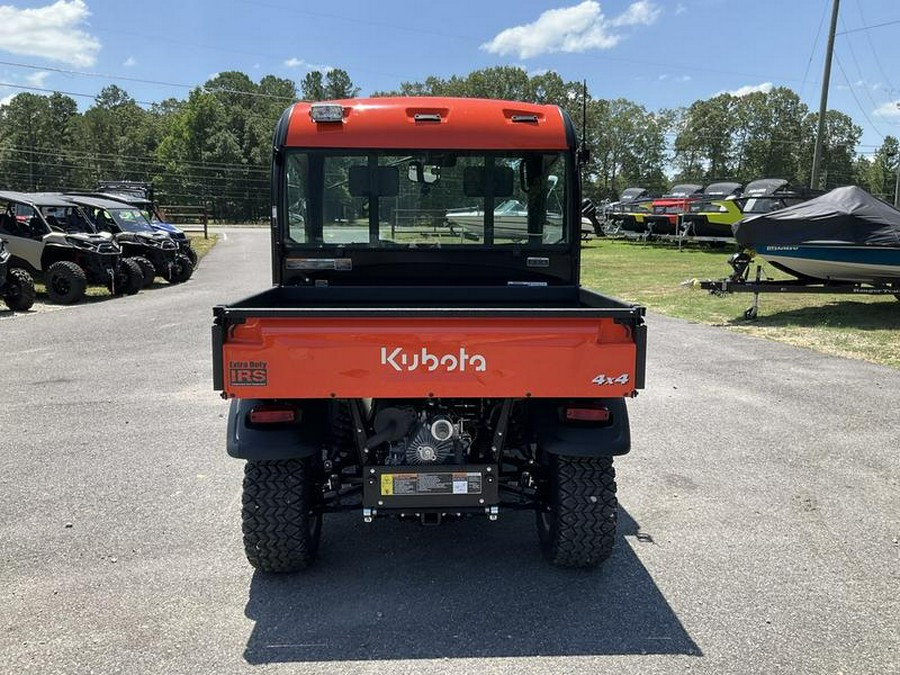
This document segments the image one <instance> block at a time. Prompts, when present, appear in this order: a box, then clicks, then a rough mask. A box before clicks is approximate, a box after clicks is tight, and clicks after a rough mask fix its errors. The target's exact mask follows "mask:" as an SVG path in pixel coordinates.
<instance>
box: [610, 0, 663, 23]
mask: <svg viewBox="0 0 900 675" xmlns="http://www.w3.org/2000/svg"><path fill="white" fill-rule="evenodd" d="M594 4H596V3H594ZM597 9H598V10H599V9H600V7H599V6H598V7H597ZM661 11H662V10H660V8H659V7H657V6H656V5H654V4H653V3H652V2H650V0H638V2H635V3H632V4H631V5H629V6H628V9H626V10H625V12H624V13H622V14H620V15H619V16H617V17H616V18H614V19H613V20H612V21H610V22H609V25H610V26H615V27H616V28H619V27H621V26H649V25H651V24H653V23H655V22H656V20H657V19H658V18H659V15H660V13H661Z"/></svg>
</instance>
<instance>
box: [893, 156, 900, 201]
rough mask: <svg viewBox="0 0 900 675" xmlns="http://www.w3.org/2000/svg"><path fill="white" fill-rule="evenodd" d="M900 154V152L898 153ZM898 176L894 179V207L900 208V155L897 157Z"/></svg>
mask: <svg viewBox="0 0 900 675" xmlns="http://www.w3.org/2000/svg"><path fill="white" fill-rule="evenodd" d="M898 155H900V153H898ZM896 174H897V176H896V178H895V179H894V208H895V209H900V156H898V157H897V170H896Z"/></svg>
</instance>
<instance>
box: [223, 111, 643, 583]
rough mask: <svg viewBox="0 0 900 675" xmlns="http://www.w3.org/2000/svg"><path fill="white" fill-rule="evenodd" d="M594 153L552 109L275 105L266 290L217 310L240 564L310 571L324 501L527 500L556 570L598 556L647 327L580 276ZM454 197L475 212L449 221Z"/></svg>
mask: <svg viewBox="0 0 900 675" xmlns="http://www.w3.org/2000/svg"><path fill="white" fill-rule="evenodd" d="M585 155H586V153H584V152H582V151H580V150H579V149H578V148H577V147H576V135H575V129H574V127H573V125H572V122H571V120H570V118H569V117H568V115H567V114H566V113H565V112H563V111H562V110H561V109H560V108H558V107H556V106H546V105H532V104H527V103H513V102H508V101H490V100H478V99H451V98H377V99H352V100H343V101H334V102H328V103H313V104H309V103H297V104H295V105H293V106H291V107H290V108H289V109H288V110H287V111H286V112H285V113H284V115H283V117H282V118H281V121H280V122H279V124H278V127H277V129H276V133H275V140H274V155H273V171H272V181H273V182H272V188H273V200H274V201H273V205H272V263H273V287H272V288H270V289H269V290H266V291H263V292H262V293H259V294H258V295H254V296H251V297H249V298H246V299H245V300H242V301H240V302H237V303H234V304H231V305H225V306H218V307H215V308H214V316H215V323H214V326H213V352H214V353H213V358H214V362H213V371H214V380H215V388H216V389H217V390H220V391H222V392H223V396H225V397H227V398H229V399H231V409H230V412H229V418H228V432H227V434H228V435H227V450H228V453H229V454H230V455H231V456H233V457H236V458H239V459H244V460H246V461H247V463H246V468H245V474H244V475H245V477H244V486H243V511H242V518H243V533H244V546H245V549H246V554H247V557H248V559H249V561H250V563H251V564H252V565H253V566H254V567H257V568H259V569H261V570H264V571H268V572H290V571H294V570H298V569H302V568H304V567H306V566H307V565H309V564H310V563H311V562H312V561H313V559H314V558H315V556H316V552H317V549H318V544H319V536H320V532H321V527H322V517H323V514H325V513H331V512H337V511H355V512H357V513H358V514H359V515H360V516H361V517H362V518H363V519H364V520H365V522H373V521H377V520H378V519H379V518H381V517H383V516H397V517H401V518H407V519H414V520H416V521H419V522H421V523H423V524H439V523H440V522H441V521H442V520H443V519H446V518H456V517H462V516H465V515H480V516H482V517H486V518H489V519H491V520H496V519H497V517H498V516H499V515H500V514H502V513H503V512H504V511H507V510H514V509H530V510H534V511H535V512H536V513H537V530H538V535H539V541H540V545H541V548H542V549H543V552H544V553H545V555H546V556H547V558H548V559H549V560H550V561H551V562H552V563H554V564H556V565H560V566H569V567H587V566H592V565H595V564H596V563H598V562H600V561H602V560H603V559H605V558H606V557H608V556H609V554H610V552H611V550H612V546H613V542H614V539H615V529H616V514H617V502H616V483H615V472H614V470H613V457H614V456H615V455H622V454H625V453H627V452H628V451H629V449H630V432H629V425H628V413H627V410H626V406H625V399H626V398H627V397H631V396H634V395H635V394H636V393H637V390H638V389H640V388H642V387H643V385H644V363H645V345H646V328H645V325H644V319H643V316H644V309H643V308H642V307H639V306H635V305H630V304H626V303H623V302H620V301H618V300H614V299H612V298H609V297H606V296H603V295H599V294H597V293H594V292H592V291H589V290H587V289H584V288H580V286H579V255H580V239H581V236H580V226H581V189H580V182H579V158H581V159H583V158H584V157H585ZM507 200H517V201H518V202H520V203H521V204H523V205H524V206H525V209H524V212H523V214H522V216H521V217H522V218H523V219H524V220H523V222H522V224H521V226H522V228H523V230H524V231H525V232H527V237H522V236H520V235H518V234H517V235H516V236H511V235H509V234H504V232H506V231H509V230H510V228H508V227H507V228H502V229H501V228H500V227H496V228H495V222H494V218H495V208H496V206H497V204H500V203H502V202H504V201H507ZM455 209H468V210H469V211H471V213H472V214H479V215H478V219H479V221H478V226H477V227H476V226H474V225H473V226H472V227H468V228H467V229H466V230H465V232H464V233H463V232H460V231H459V230H458V229H454V228H451V227H449V226H448V224H447V219H446V214H447V213H448V211H453V210H455ZM453 212H458V211H453Z"/></svg>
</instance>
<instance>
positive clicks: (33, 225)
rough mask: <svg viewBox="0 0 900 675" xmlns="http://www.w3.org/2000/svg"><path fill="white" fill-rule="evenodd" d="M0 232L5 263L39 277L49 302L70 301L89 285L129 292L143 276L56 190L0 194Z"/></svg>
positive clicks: (112, 242) (73, 300)
mask: <svg viewBox="0 0 900 675" xmlns="http://www.w3.org/2000/svg"><path fill="white" fill-rule="evenodd" d="M0 236H3V238H4V239H6V240H7V248H8V249H9V252H10V254H11V260H10V266H11V267H15V268H21V269H24V270H26V271H27V272H28V273H29V274H32V275H38V276H40V278H41V280H42V281H43V282H44V284H45V286H46V289H47V295H48V296H49V298H50V300H51V301H52V302H56V303H59V304H64V305H68V304H72V303H75V302H78V301H79V300H81V299H82V298H83V297H84V294H85V290H86V288H87V286H88V284H94V285H99V286H106V288H107V289H109V291H110V292H111V293H112V294H113V295H120V294H122V293H125V294H128V295H132V294H134V293H137V292H138V291H139V290H140V289H141V284H142V280H143V276H142V274H141V270H140V267H139V266H138V264H137V263H136V262H134V261H132V260H125V259H123V258H122V250H121V249H120V248H119V246H118V245H117V244H116V242H115V241H113V239H112V237H110V236H109V235H108V234H98V233H97V231H96V230H95V229H94V228H93V226H92V225H91V223H90V221H89V220H88V219H87V217H86V216H85V215H84V212H83V211H81V209H79V208H78V207H77V206H75V205H74V204H72V203H71V202H69V201H67V200H65V199H63V198H61V197H60V196H59V195H56V194H48V193H24V192H0Z"/></svg>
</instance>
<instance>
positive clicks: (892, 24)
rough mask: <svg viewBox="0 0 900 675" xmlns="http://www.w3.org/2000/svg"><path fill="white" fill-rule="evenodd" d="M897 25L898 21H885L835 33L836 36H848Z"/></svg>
mask: <svg viewBox="0 0 900 675" xmlns="http://www.w3.org/2000/svg"><path fill="white" fill-rule="evenodd" d="M898 23H900V19H897V20H896V21H885V22H884V23H876V24H874V25H872V26H863V27H862V28H851V29H850V30H845V31H842V32H840V33H837V35H849V34H850V33H859V32H861V31H870V30H872V29H874V28H884V27H885V26H894V25H896V24H898Z"/></svg>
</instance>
